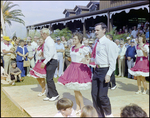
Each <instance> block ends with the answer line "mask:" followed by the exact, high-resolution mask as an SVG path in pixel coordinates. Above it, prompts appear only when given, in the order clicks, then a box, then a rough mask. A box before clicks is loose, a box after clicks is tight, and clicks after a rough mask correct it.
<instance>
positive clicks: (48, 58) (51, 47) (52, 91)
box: [41, 28, 59, 101]
mask: <svg viewBox="0 0 150 118" xmlns="http://www.w3.org/2000/svg"><path fill="white" fill-rule="evenodd" d="M49 35H50V34H49V29H47V28H43V29H42V30H41V36H42V38H43V39H44V40H45V43H44V51H43V54H44V55H43V56H44V57H45V60H44V61H43V63H42V64H41V68H44V67H45V66H46V81H47V87H48V93H47V97H46V98H44V99H43V100H44V101H48V100H49V101H55V100H56V99H57V98H58V97H59V95H58V92H57V90H56V87H55V83H54V81H53V77H54V73H55V70H56V68H57V66H58V61H57V52H56V47H55V43H54V40H53V39H52V38H51V37H50V36H49Z"/></svg>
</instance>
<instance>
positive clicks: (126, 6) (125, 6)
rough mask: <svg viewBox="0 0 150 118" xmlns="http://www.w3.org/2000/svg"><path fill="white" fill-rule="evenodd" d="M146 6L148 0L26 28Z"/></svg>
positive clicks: (35, 25)
mask: <svg viewBox="0 0 150 118" xmlns="http://www.w3.org/2000/svg"><path fill="white" fill-rule="evenodd" d="M146 4H149V1H148V0H146V1H135V2H133V3H129V4H126V5H122V6H116V7H112V8H107V9H103V10H97V11H94V12H89V13H84V14H80V15H77V16H71V17H67V18H61V19H56V20H52V21H47V22H42V23H37V24H33V25H28V26H26V28H28V27H32V26H33V27H38V26H41V25H46V24H50V23H55V22H61V21H66V20H71V19H75V18H81V17H87V16H91V15H96V14H102V13H107V12H108V11H109V12H112V11H117V10H122V9H126V8H131V7H136V6H141V5H146Z"/></svg>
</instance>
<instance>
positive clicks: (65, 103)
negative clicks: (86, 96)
mask: <svg viewBox="0 0 150 118" xmlns="http://www.w3.org/2000/svg"><path fill="white" fill-rule="evenodd" d="M72 107H73V102H72V101H71V100H70V99H67V98H61V99H60V100H58V101H57V110H59V111H60V112H61V114H62V115H63V116H69V115H71V113H72Z"/></svg>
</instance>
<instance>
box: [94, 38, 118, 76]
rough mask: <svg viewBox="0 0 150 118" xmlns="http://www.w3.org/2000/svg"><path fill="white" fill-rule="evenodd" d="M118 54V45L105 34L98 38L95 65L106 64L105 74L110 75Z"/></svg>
mask: <svg viewBox="0 0 150 118" xmlns="http://www.w3.org/2000/svg"><path fill="white" fill-rule="evenodd" d="M117 56H118V47H117V45H116V44H115V43H114V42H112V41H110V40H109V39H108V38H107V37H106V36H105V35H104V36H103V37H102V38H100V39H99V42H98V43H97V46H96V57H95V64H96V65H100V67H101V66H103V65H108V66H109V70H108V72H107V75H109V76H111V75H112V73H113V71H114V70H115V67H116V59H117Z"/></svg>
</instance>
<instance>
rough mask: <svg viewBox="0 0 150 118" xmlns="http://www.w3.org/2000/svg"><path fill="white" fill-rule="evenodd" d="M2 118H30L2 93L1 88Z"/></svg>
mask: <svg viewBox="0 0 150 118" xmlns="http://www.w3.org/2000/svg"><path fill="white" fill-rule="evenodd" d="M1 117H30V116H29V115H28V114H27V113H26V112H24V111H21V110H20V109H19V108H18V107H17V106H16V105H15V104H14V103H13V102H12V101H11V100H10V99H9V98H8V97H7V96H6V95H5V93H4V92H3V91H2V87H1Z"/></svg>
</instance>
